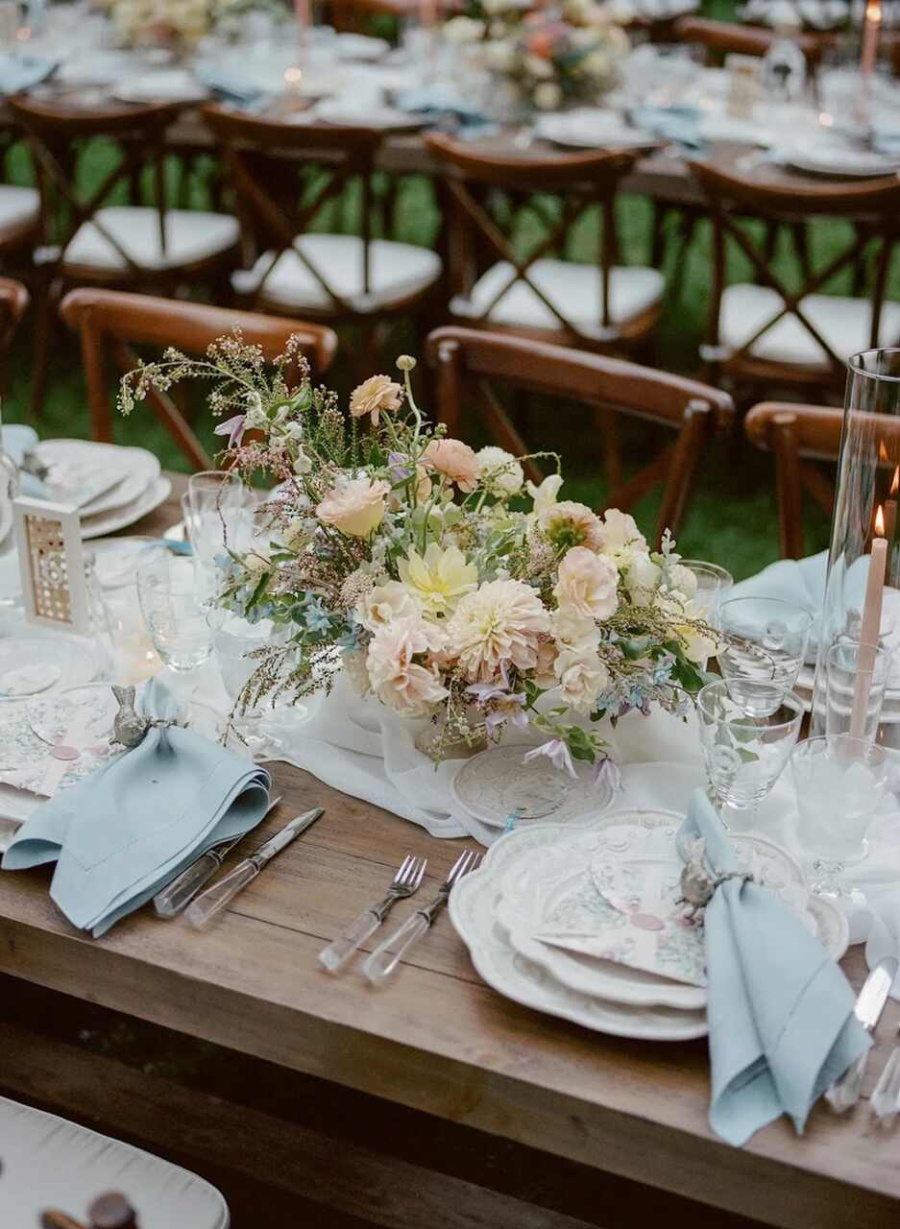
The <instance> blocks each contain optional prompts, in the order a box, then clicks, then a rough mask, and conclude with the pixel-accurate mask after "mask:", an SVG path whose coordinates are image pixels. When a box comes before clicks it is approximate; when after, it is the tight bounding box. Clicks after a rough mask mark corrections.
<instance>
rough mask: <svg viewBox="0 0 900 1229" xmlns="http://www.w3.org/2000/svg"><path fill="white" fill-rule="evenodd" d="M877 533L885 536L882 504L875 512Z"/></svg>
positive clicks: (881, 536) (880, 536) (879, 535)
mask: <svg viewBox="0 0 900 1229" xmlns="http://www.w3.org/2000/svg"><path fill="white" fill-rule="evenodd" d="M875 533H876V535H877V536H878V537H879V538H883V537H884V508H882V506H881V504H879V505H878V511H877V512H876V513H875Z"/></svg>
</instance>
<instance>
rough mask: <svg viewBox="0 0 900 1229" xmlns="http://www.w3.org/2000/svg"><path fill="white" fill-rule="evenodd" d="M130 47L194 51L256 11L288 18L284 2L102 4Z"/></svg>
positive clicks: (141, 0)
mask: <svg viewBox="0 0 900 1229" xmlns="http://www.w3.org/2000/svg"><path fill="white" fill-rule="evenodd" d="M99 5H100V7H101V8H103V9H105V10H106V12H107V13H108V14H109V18H110V20H111V21H112V23H113V25H114V26H115V28H116V32H117V34H118V36H119V38H120V40H121V41H122V42H123V43H124V44H125V45H127V46H131V47H141V46H143V47H147V46H156V47H172V48H178V47H185V48H188V47H192V46H193V45H194V44H196V43H198V42H199V41H200V40H201V39H202V38H203V37H204V36H205V35H207V34H209V32H210V31H211V30H212V29H213V28H214V27H215V26H217V25H219V24H220V23H224V22H228V21H230V20H233V19H235V18H238V17H240V16H241V15H242V14H243V13H245V12H249V11H251V10H253V9H255V8H261V7H265V8H267V9H269V10H270V11H272V12H273V13H279V14H282V15H285V16H286V15H287V13H288V9H287V5H286V4H285V3H283V0H267V3H266V2H265V0H263V2H261V0H99Z"/></svg>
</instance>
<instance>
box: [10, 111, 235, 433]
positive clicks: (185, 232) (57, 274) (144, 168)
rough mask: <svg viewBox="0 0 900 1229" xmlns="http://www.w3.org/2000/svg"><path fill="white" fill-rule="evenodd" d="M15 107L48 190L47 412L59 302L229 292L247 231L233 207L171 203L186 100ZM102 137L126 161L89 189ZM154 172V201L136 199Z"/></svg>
mask: <svg viewBox="0 0 900 1229" xmlns="http://www.w3.org/2000/svg"><path fill="white" fill-rule="evenodd" d="M8 105H9V107H10V109H11V111H12V113H13V115H14V117H15V119H16V121H17V122H18V123H19V124H20V125H21V127H22V128H23V129H24V130H25V132H26V133H27V134H28V136H29V139H30V143H31V149H32V153H33V157H34V161H35V166H36V170H37V179H38V186H39V189H40V195H41V231H42V243H41V245H40V246H39V247H38V248H37V249H36V250H35V264H36V265H37V272H38V274H39V276H38V277H37V279H36V283H35V286H36V309H37V325H36V338H35V373H34V389H33V400H34V405H35V409H37V410H39V409H40V406H41V404H42V401H43V395H44V387H45V381H46V370H47V361H48V357H49V352H50V346H51V339H52V329H53V327H54V322H55V318H56V305H57V302H58V300H59V298H60V297H61V296H62V294H63V292H64V291H65V289H66V288H68V287H70V286H73V285H91V286H115V287H120V288H123V289H132V290H145V291H153V292H156V293H160V294H168V295H174V294H176V293H179V292H181V291H186V290H188V289H194V288H195V287H196V286H197V285H198V284H200V285H203V284H206V285H207V286H209V287H211V288H212V289H213V290H214V291H216V293H217V294H220V293H221V292H222V291H223V290H225V289H227V287H228V280H227V275H228V273H229V272H230V270H231V269H233V268H234V267H235V265H236V264H237V263H238V259H239V255H240V247H239V240H240V231H239V227H238V223H237V221H236V219H235V218H233V217H230V216H228V215H226V214H219V213H210V212H206V211H202V210H184V209H173V208H169V206H168V203H167V199H166V175H165V158H166V145H165V136H166V131H167V130H168V128H169V127H170V126H171V125H172V124H173V123H174V121H175V120H176V118H177V117H178V114H179V108H178V107H176V106H172V105H146V106H130V105H129V106H126V105H117V104H113V105H110V106H105V107H104V108H102V109H99V110H85V109H74V108H73V107H71V106H68V105H65V104H63V103H60V102H52V101H47V100H43V99H36V98H33V97H26V96H24V95H20V96H17V97H13V98H10V99H9V100H8ZM98 137H104V138H108V139H109V140H111V141H112V142H113V143H114V145H115V147H116V149H117V150H118V160H117V162H116V163H115V164H114V165H113V166H112V167H111V168H110V169H109V171H107V172H106V173H105V174H104V175H102V176H101V177H100V180H99V182H97V183H95V184H94V185H93V186H92V187H90V188H89V189H87V190H86V191H82V190H80V188H79V162H80V154H81V152H82V150H84V149H85V148H86V146H87V144H88V143H90V142H91V141H92V140H94V139H95V138H98ZM148 176H149V177H150V178H151V179H152V189H153V190H152V195H153V204H152V205H142V204H135V203H128V202H130V201H132V199H133V196H134V190H135V186H136V185H137V184H139V183H140V181H141V180H142V178H143V179H146V178H147V177H148ZM123 199H124V200H125V202H126V203H124V204H123V203H121V202H122V200H123Z"/></svg>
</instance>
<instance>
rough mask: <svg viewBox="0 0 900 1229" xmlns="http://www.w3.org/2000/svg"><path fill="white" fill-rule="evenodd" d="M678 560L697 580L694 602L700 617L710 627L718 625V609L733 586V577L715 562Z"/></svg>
mask: <svg viewBox="0 0 900 1229" xmlns="http://www.w3.org/2000/svg"><path fill="white" fill-rule="evenodd" d="M680 562H681V566H682V567H683V568H687V569H688V571H689V572H692V573H693V575H694V579H695V580H696V581H697V591H696V593H695V594H694V604H695V606H696V607H697V611H698V613H699V615H700V617H701V618H703V619H705V620H706V622H707V623H708V624H709V625H710V626H711V627H718V626H719V611H720V609H721V606H722V603H723V602H725V601H726V600H727V599H728V595H729V593H730V592H731V590H732V588H733V587H734V577H733V576H732V575H731V573H730V572H727V571H726V570H725V568H721V567H719V565H718V564H717V563H707V562H706V561H705V560H704V559H682V560H681V561H680Z"/></svg>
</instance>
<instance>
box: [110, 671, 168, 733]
mask: <svg viewBox="0 0 900 1229" xmlns="http://www.w3.org/2000/svg"><path fill="white" fill-rule="evenodd" d="M112 692H113V695H114V696H115V697H116V700H117V701H118V704H119V711H118V712H117V713H116V715H115V717H114V718H113V736H112V738H111V739H110V744H111V745H112V746H121V747H125V748H126V749H128V748H131V747H137V746H138V745H139V744H140V743H141V742H143V740H144V738H145V737H146V735H147V731H148V730H152V729H158V730H167V729H169V728H170V727H171V726H173V725H182V724H183V722H181V721H175V720H174V719H173V718H171V717H142V716H141V715H140V713H138V712H137V710H136V709H135V707H134V698H135V688H134V687H117V686H116V685H115V684H113V689H112Z"/></svg>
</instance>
